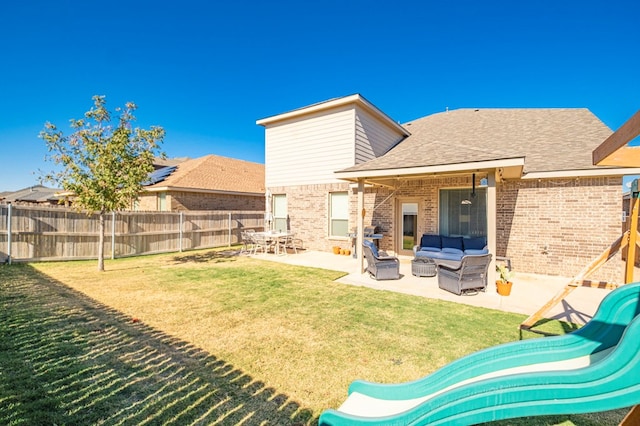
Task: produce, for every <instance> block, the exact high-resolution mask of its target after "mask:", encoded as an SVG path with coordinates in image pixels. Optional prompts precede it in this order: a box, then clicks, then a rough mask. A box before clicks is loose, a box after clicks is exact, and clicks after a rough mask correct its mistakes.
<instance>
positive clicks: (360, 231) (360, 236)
mask: <svg viewBox="0 0 640 426" xmlns="http://www.w3.org/2000/svg"><path fill="white" fill-rule="evenodd" d="M365 214H366V212H365V210H364V179H358V209H357V214H356V226H357V228H356V229H357V232H356V247H355V249H356V253H358V267H359V268H360V273H363V272H364V250H363V249H362V243H363V242H364V216H365Z"/></svg>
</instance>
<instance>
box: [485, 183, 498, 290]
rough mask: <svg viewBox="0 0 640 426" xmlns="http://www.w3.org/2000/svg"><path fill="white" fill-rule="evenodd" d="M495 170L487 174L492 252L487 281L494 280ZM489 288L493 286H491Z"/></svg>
mask: <svg viewBox="0 0 640 426" xmlns="http://www.w3.org/2000/svg"><path fill="white" fill-rule="evenodd" d="M497 172H498V171H497V170H496V172H495V173H488V174H487V246H488V248H489V253H493V256H491V263H489V271H487V272H488V274H487V279H488V282H489V283H495V282H496V247H497V244H496V241H497V239H498V226H497V210H498V201H497V199H498V198H497V195H496V173H497ZM490 288H494V287H491V286H490Z"/></svg>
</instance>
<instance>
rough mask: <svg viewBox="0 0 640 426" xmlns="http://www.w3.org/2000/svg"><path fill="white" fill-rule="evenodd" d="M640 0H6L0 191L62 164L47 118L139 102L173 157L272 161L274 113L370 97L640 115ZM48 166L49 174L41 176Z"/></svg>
mask: <svg viewBox="0 0 640 426" xmlns="http://www.w3.org/2000/svg"><path fill="white" fill-rule="evenodd" d="M638 16H640V2H638V1H637V0H621V1H591V0H563V1H558V0H541V1H526V2H525V1H513V0H511V1H506V0H505V1H490V0H489V1H450V2H442V1H437V2H436V1H430V0H429V1H402V0H399V1H394V2H384V3H383V2H373V1H370V0H366V1H348V0H330V1H317V2H306V1H260V2H258V1H242V0H236V1H224V2H221V1H214V0H212V1H204V0H203V1H194V0H182V1H171V2H162V1H156V0H154V1H146V0H145V1H136V0H127V1H123V0H112V1H109V2H86V1H70V0H66V1H65V0H61V1H55V2H54V1H44V0H42V1H34V0H24V1H19V2H18V1H5V2H2V4H1V5H0V43H2V49H1V51H0V61H2V67H0V146H1V148H2V149H1V151H0V191H3V190H16V189H19V188H22V187H26V186H30V185H34V184H37V183H38V181H37V176H38V175H37V171H38V170H39V169H40V170H50V169H51V168H52V167H53V165H52V164H51V163H47V162H45V161H44V157H45V154H46V149H45V145H44V142H43V141H42V140H41V139H39V138H38V137H37V135H38V132H39V131H40V130H41V129H42V128H43V125H44V123H45V122H46V121H51V122H53V123H54V124H56V125H58V126H59V127H62V128H65V129H66V126H67V124H68V122H69V120H70V119H71V118H80V117H82V114H83V113H84V112H85V111H86V110H88V109H89V108H90V107H91V105H92V103H91V97H92V96H93V95H106V97H107V106H108V107H109V108H110V109H112V110H113V109H114V108H115V107H118V106H123V105H124V103H125V102H127V101H132V102H135V103H136V104H137V105H138V111H137V116H138V125H140V126H142V127H148V126H150V125H160V126H162V127H164V128H165V130H166V132H167V136H166V139H165V143H164V145H163V149H164V151H165V152H166V153H167V155H168V156H170V157H181V156H188V157H192V158H193V157H199V156H202V155H206V154H217V155H223V156H228V157H234V158H241V159H245V160H249V161H255V162H264V130H263V128H262V127H259V126H257V125H256V124H255V121H256V120H257V119H260V118H264V117H267V116H271V115H275V114H279V113H281V112H285V111H289V110H291V109H295V108H299V107H301V106H305V105H308V104H312V103H316V102H320V101H323V100H327V99H330V98H335V97H340V96H345V95H349V94H353V93H360V94H362V95H363V96H364V97H366V98H367V99H368V100H369V101H371V102H372V103H374V104H375V105H376V106H378V107H379V108H380V109H382V110H383V111H384V112H386V113H387V114H389V115H390V116H391V117H392V118H393V119H395V120H397V121H399V122H406V121H410V120H413V119H416V118H419V117H423V116H426V115H429V114H432V113H435V112H440V111H444V110H445V109H446V108H447V107H448V108H449V109H456V108H474V107H475V108H482V107H580V108H582V107H585V108H589V109H590V110H591V111H592V112H593V113H595V114H596V115H597V116H598V117H599V118H600V119H601V120H602V121H603V122H604V123H605V124H607V125H608V126H609V127H611V128H612V129H613V130H615V129H617V128H618V127H619V126H620V125H622V124H623V123H624V122H625V121H626V120H627V119H628V118H629V117H630V116H631V115H633V113H635V112H636V111H637V110H638V109H640V78H638V76H639V75H640V55H638V51H639V50H638V49H639V48H638V46H639V45H640V25H638V23H637V17H638ZM34 172H35V174H34Z"/></svg>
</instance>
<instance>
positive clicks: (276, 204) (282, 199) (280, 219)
mask: <svg viewBox="0 0 640 426" xmlns="http://www.w3.org/2000/svg"><path fill="white" fill-rule="evenodd" d="M271 212H272V213H273V227H272V229H274V230H276V231H288V230H289V226H288V223H287V222H288V220H287V218H288V214H287V196H286V195H285V194H277V195H273V196H272V197H271Z"/></svg>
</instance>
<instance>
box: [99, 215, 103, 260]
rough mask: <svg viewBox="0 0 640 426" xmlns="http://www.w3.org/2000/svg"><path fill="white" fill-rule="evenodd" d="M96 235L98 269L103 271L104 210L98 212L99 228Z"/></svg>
mask: <svg viewBox="0 0 640 426" xmlns="http://www.w3.org/2000/svg"><path fill="white" fill-rule="evenodd" d="M98 232H99V234H100V235H99V237H98V271H104V212H100V229H99V231H98Z"/></svg>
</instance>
